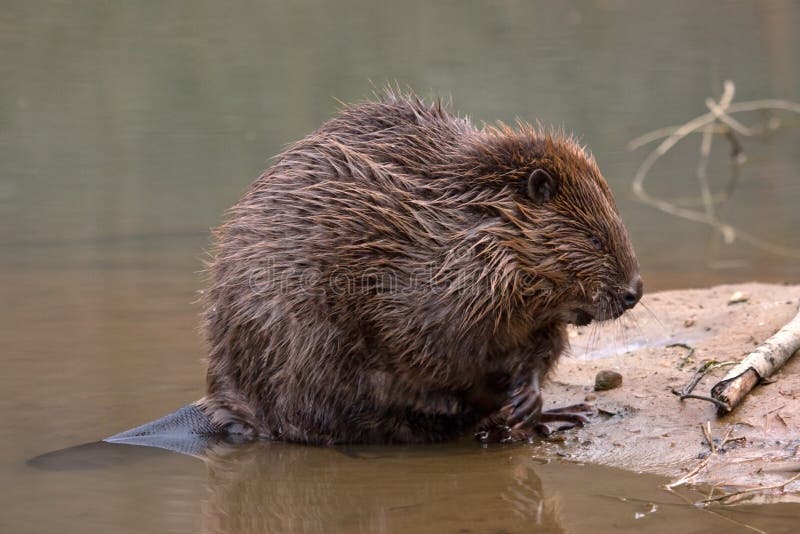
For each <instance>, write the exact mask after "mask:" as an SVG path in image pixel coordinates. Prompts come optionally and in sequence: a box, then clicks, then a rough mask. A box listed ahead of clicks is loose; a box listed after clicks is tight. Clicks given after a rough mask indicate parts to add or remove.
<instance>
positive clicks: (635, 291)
mask: <svg viewBox="0 0 800 534" xmlns="http://www.w3.org/2000/svg"><path fill="white" fill-rule="evenodd" d="M642 291H644V286H643V285H642V278H641V277H640V276H639V275H638V274H637V275H636V276H634V277H633V281H632V282H631V285H630V286H628V289H626V290H625V292H624V293H623V294H622V305H623V306H624V307H625V309H626V310H630V309H631V308H633V307H634V306H636V303H637V302H639V299H641V298H642Z"/></svg>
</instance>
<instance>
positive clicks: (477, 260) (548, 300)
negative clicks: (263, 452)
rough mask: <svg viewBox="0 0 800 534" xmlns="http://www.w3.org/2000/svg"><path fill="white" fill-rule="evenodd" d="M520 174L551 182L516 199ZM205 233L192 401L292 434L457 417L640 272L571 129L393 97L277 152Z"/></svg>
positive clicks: (609, 312) (433, 430)
mask: <svg viewBox="0 0 800 534" xmlns="http://www.w3.org/2000/svg"><path fill="white" fill-rule="evenodd" d="M537 168H543V169H546V170H547V171H548V172H549V173H550V174H551V175H552V176H553V177H554V178H555V179H556V181H557V182H558V190H557V193H556V194H555V195H554V197H553V198H552V199H551V200H547V201H543V202H536V201H534V200H532V199H531V198H530V197H529V195H528V189H527V184H528V177H529V176H530V175H531V173H532V172H533V171H534V170H535V169H537ZM592 236H594V238H595V239H593V237H592ZM598 239H599V242H598V241H597V240H598ZM216 242H217V245H216V250H215V254H214V260H213V262H212V264H211V267H210V277H211V280H210V288H209V289H208V291H207V292H206V311H205V331H206V336H207V341H208V344H209V358H208V383H207V396H206V397H205V398H204V399H203V400H202V401H201V406H202V408H203V409H204V411H205V412H206V413H207V414H208V415H210V416H211V417H212V419H213V420H214V421H215V422H216V423H218V424H220V425H226V426H229V427H230V428H243V429H246V430H249V431H252V432H255V433H256V434H257V435H260V436H263V437H269V438H275V439H285V440H290V441H298V442H309V443H343V442H420V441H436V440H444V439H449V438H453V437H456V436H458V435H460V434H463V433H465V432H468V431H470V430H472V429H474V428H475V426H476V425H477V424H478V423H479V422H480V421H481V420H482V419H484V418H485V417H487V416H489V415H491V414H492V413H496V412H497V411H498V410H500V409H501V408H502V407H503V406H504V405H506V404H507V403H508V402H509V398H510V391H511V390H512V388H513V387H515V385H519V384H525V383H527V382H529V381H530V380H531V379H532V378H531V377H534V378H539V377H543V375H545V374H546V373H547V371H548V370H549V369H551V368H552V366H553V364H554V363H555V361H556V360H557V359H558V357H559V356H560V354H561V353H562V352H563V351H564V350H565V348H566V347H567V338H566V324H567V321H569V320H570V318H572V317H574V313H575V310H578V309H581V310H584V311H586V312H587V313H590V314H591V315H592V316H593V317H594V318H595V319H597V320H603V319H610V318H614V317H617V316H618V315H619V314H620V313H622V307H621V305H620V304H619V302H618V298H617V295H618V294H619V292H620V291H623V290H624V288H625V287H627V285H628V284H629V281H630V280H631V279H632V278H633V277H634V276H636V272H637V270H638V266H637V263H636V259H635V256H634V253H633V249H632V247H631V244H630V242H629V240H628V237H627V234H626V231H625V229H624V227H623V224H622V221H621V220H620V217H619V215H618V214H617V211H616V208H615V205H614V201H613V198H612V195H611V192H610V191H609V188H608V186H607V184H606V182H605V180H604V179H603V178H602V176H601V174H600V171H599V170H598V168H597V166H596V164H595V161H594V159H593V158H592V156H591V155H589V154H588V153H587V152H586V151H585V150H584V149H582V148H581V147H580V146H579V145H578V144H576V142H575V140H574V139H572V138H571V137H568V136H566V135H564V134H563V133H559V132H553V131H543V130H537V129H534V128H533V127H531V126H530V125H528V124H523V123H520V124H518V126H517V128H515V129H512V128H510V127H508V126H505V125H502V124H501V125H498V126H489V127H483V128H476V127H474V126H473V125H472V124H471V123H470V121H469V120H468V119H465V118H459V117H456V116H453V115H452V114H451V113H449V112H448V111H447V110H446V109H445V108H444V107H443V106H442V105H441V104H440V103H439V102H436V103H433V104H427V103H424V102H423V101H421V100H420V99H418V98H417V97H415V96H413V95H405V94H400V93H397V92H392V91H387V93H386V94H385V95H384V96H383V97H382V98H381V99H380V100H379V101H375V102H364V103H361V104H357V105H354V106H350V107H346V108H345V109H343V110H342V111H341V112H340V113H339V114H338V115H337V116H335V117H334V118H333V119H331V120H329V121H328V122H326V123H325V124H323V125H322V126H321V127H320V128H319V129H318V130H316V131H315V132H313V133H312V134H310V135H309V136H308V137H306V138H304V139H303V140H301V141H299V142H297V143H295V144H294V145H292V146H291V147H290V148H288V149H287V150H286V151H285V152H284V153H283V154H281V155H280V156H279V157H278V158H277V161H276V163H275V164H274V165H273V166H272V167H271V168H269V169H268V170H267V171H266V172H264V174H263V175H262V176H261V177H259V178H258V180H256V182H255V183H254V184H253V185H252V187H251V188H250V190H249V191H248V192H247V193H246V194H245V196H244V197H243V198H242V200H241V201H240V202H239V203H238V204H237V205H236V206H234V207H233V208H232V209H231V211H230V213H229V215H228V217H227V222H225V224H223V225H222V226H221V227H220V228H219V229H218V231H217V232H216ZM598 243H599V244H600V247H599V249H598Z"/></svg>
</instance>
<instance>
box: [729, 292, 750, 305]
mask: <svg viewBox="0 0 800 534" xmlns="http://www.w3.org/2000/svg"><path fill="white" fill-rule="evenodd" d="M748 300H750V297H748V296H747V295H745V294H744V293H742V292H741V291H736V292H734V293H733V295H731V296H730V297H729V298H728V306H730V305H731V304H739V303H740V302H747V301H748Z"/></svg>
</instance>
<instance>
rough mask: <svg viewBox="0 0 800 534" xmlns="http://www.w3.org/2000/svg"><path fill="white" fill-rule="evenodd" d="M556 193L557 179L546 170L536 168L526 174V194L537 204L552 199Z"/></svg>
mask: <svg viewBox="0 0 800 534" xmlns="http://www.w3.org/2000/svg"><path fill="white" fill-rule="evenodd" d="M557 193H558V180H556V179H555V178H553V175H551V174H550V173H549V172H547V171H546V170H544V169H536V170H534V171H533V172H532V173H531V174H530V176H528V196H529V197H531V200H533V201H534V202H536V203H537V204H543V203H545V202H548V201H550V200H552V199H553V198H555V196H556V194H557Z"/></svg>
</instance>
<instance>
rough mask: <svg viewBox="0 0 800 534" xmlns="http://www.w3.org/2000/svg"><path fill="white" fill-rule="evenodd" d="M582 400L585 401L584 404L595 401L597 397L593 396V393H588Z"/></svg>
mask: <svg viewBox="0 0 800 534" xmlns="http://www.w3.org/2000/svg"><path fill="white" fill-rule="evenodd" d="M583 400H585V401H586V402H592V401H596V400H597V395H595V394H594V393H589V394H588V395H586V397H584V399H583Z"/></svg>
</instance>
